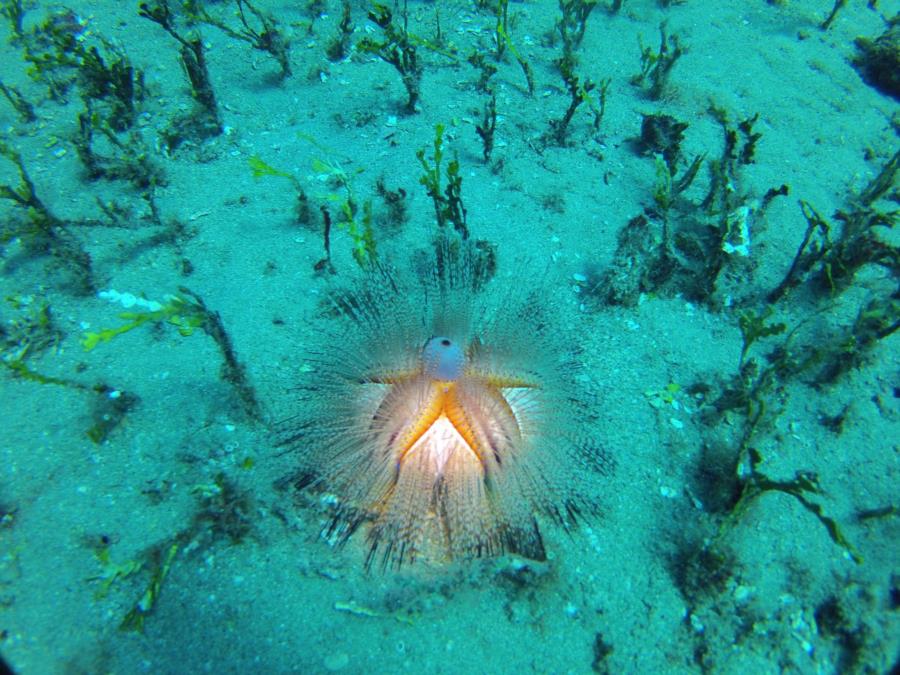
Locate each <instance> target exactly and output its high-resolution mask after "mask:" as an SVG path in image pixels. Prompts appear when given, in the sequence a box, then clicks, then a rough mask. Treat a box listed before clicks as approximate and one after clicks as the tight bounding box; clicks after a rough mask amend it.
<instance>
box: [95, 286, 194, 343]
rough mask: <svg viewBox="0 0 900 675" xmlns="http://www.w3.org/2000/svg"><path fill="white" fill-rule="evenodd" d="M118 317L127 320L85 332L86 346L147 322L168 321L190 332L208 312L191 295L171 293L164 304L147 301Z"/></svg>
mask: <svg viewBox="0 0 900 675" xmlns="http://www.w3.org/2000/svg"><path fill="white" fill-rule="evenodd" d="M119 318H120V319H123V320H124V321H125V323H123V324H121V325H119V326H114V327H112V328H104V329H101V330H100V331H98V332H93V331H90V332H87V333H85V334H84V336H83V337H82V339H81V346H82V347H84V350H85V351H88V352H89V351H91V350H92V349H94V348H95V347H97V346H98V345H100V344H102V343H105V342H109V341H110V340H112V339H113V338H115V337H117V336H119V335H123V334H124V333H128V332H130V331H132V330H134V329H135V328H139V327H140V326H143V325H144V324H147V323H150V324H157V325H159V324H163V323H166V324H169V325H172V326H175V327H177V328H178V332H179V333H180V334H181V335H185V336H187V335H191V334H193V332H194V330H196V329H197V328H200V327H202V326H203V322H204V319H205V315H204V313H203V311H202V310H201V308H200V307H199V305H197V304H196V303H195V302H191V300H190V299H188V298H183V297H181V296H178V295H170V296H167V297H166V298H165V304H162V303H159V302H155V301H150V302H147V303H146V305H145V309H144V311H128V312H122V313H120V314H119Z"/></svg>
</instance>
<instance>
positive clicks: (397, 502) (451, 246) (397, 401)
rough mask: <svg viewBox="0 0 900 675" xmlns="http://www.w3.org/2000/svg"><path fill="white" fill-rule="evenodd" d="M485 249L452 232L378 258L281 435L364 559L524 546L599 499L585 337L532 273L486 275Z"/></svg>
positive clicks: (540, 548)
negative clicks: (363, 550) (400, 266)
mask: <svg viewBox="0 0 900 675" xmlns="http://www.w3.org/2000/svg"><path fill="white" fill-rule="evenodd" d="M489 268H490V264H489V261H488V259H487V258H486V256H485V251H484V249H483V248H479V247H477V246H475V245H471V244H470V243H469V242H465V241H459V240H454V241H453V242H448V241H447V240H442V241H440V242H439V243H438V244H436V246H435V253H434V254H433V255H432V256H431V257H428V256H426V259H425V261H424V262H423V261H422V259H420V260H419V265H418V268H417V269H415V270H410V271H402V272H401V271H397V270H388V269H386V268H383V267H379V268H377V269H373V270H372V271H370V272H369V273H367V274H366V276H365V278H364V279H363V280H362V281H361V282H360V283H359V284H358V285H357V287H355V288H353V289H352V290H348V291H343V292H339V293H336V294H335V295H333V296H332V304H333V307H332V309H333V310H334V311H332V312H329V314H331V315H332V316H331V318H330V319H327V320H326V324H325V326H323V329H322V331H321V332H320V333H319V343H318V344H317V345H315V346H313V347H312V348H310V350H309V352H310V354H309V355H308V358H307V362H308V363H309V364H311V365H312V368H310V369H308V370H309V372H307V373H305V375H304V377H305V381H304V382H303V384H302V386H301V387H300V391H301V392H303V393H302V395H301V398H300V400H299V401H296V402H294V405H295V406H296V413H297V414H296V415H295V416H293V417H292V418H291V420H290V421H289V422H286V423H284V425H282V428H281V429H280V432H279V435H280V439H279V442H280V443H281V444H282V445H285V446H287V447H289V448H291V449H292V450H293V451H294V452H295V453H296V457H297V459H298V460H299V465H300V466H299V469H298V471H297V473H296V474H295V477H294V478H295V480H294V482H295V483H296V484H297V485H298V487H301V488H309V487H312V486H314V487H318V488H320V489H323V490H326V491H327V492H329V493H330V494H332V495H334V497H335V498H336V499H335V500H334V501H335V506H334V507H333V512H332V514H331V515H332V517H331V520H330V522H329V523H328V525H327V526H326V532H327V534H328V535H329V536H331V537H336V538H337V539H338V540H339V541H342V542H345V541H347V540H348V539H349V538H350V537H351V535H353V534H354V533H355V532H356V531H357V530H360V529H364V530H365V531H366V534H365V537H366V541H367V545H368V555H367V558H366V562H367V565H368V564H371V563H372V562H373V561H374V560H377V559H379V558H380V560H381V562H382V563H383V564H384V565H394V566H399V565H401V564H403V563H406V562H411V561H414V560H416V559H421V558H427V559H428V560H431V561H441V560H448V559H461V558H473V557H480V556H486V555H498V554H501V553H505V552H508V553H516V554H519V555H522V556H525V557H528V558H532V559H538V560H542V559H544V558H545V550H544V543H543V539H542V536H541V532H540V528H539V523H540V522H541V521H543V520H550V521H554V522H556V523H558V524H560V525H562V526H563V527H568V526H569V525H570V524H571V523H573V522H574V520H575V519H576V518H577V517H578V516H579V515H581V514H588V513H593V512H596V510H597V508H598V504H597V493H598V489H597V484H596V478H597V476H598V474H602V473H605V472H606V470H607V468H608V467H609V465H610V462H609V459H608V456H607V455H606V454H605V453H604V452H603V451H601V450H600V449H599V446H598V444H597V443H596V441H595V436H596V430H595V424H596V421H597V418H598V416H599V410H600V402H599V400H598V396H597V391H596V386H595V385H593V379H592V378H590V377H589V376H588V374H587V372H586V368H585V366H584V364H583V362H582V356H583V355H582V354H581V353H580V351H581V350H580V349H579V342H578V340H577V339H576V338H575V336H574V335H572V334H571V330H570V329H569V328H568V326H569V325H570V322H569V321H565V320H563V318H564V317H562V316H560V314H559V312H558V311H556V310H555V309H554V308H553V307H552V306H551V305H550V303H548V301H547V298H548V297H552V294H548V293H547V292H546V290H547V289H542V288H529V286H528V283H527V277H526V276H525V275H521V276H517V277H515V278H512V279H509V280H506V279H494V280H493V281H488V277H489V276H490V273H489V272H490V269H489Z"/></svg>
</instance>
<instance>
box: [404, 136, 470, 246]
mask: <svg viewBox="0 0 900 675" xmlns="http://www.w3.org/2000/svg"><path fill="white" fill-rule="evenodd" d="M432 148H433V150H432V155H431V162H429V161H428V159H426V157H425V152H426V150H425V148H422V149H420V150H418V151H416V158H417V159H418V160H419V164H421V165H422V169H423V170H424V173H423V174H422V176H421V177H420V178H419V184H420V185H422V186H424V187H425V190H426V191H427V193H428V196H429V197H431V201H432V203H433V204H434V215H435V219H436V220H437V224H438V227H440V228H444V227H446V226H447V225H448V224H449V225H452V226H453V229H454V230H456V232H458V233H459V235H460V236H461V237H462V238H463V239H468V237H469V229H468V226H467V224H466V209H465V207H464V206H463V203H462V176H460V174H459V160H458V159H457V158H455V157H454V159H452V160H451V161H450V162H448V163H447V174H446V179H447V184H446V185H442V184H443V176H442V174H441V166H442V162H443V159H444V125H443V124H437V125H435V127H434V143H433V145H432Z"/></svg>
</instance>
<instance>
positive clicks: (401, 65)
mask: <svg viewBox="0 0 900 675" xmlns="http://www.w3.org/2000/svg"><path fill="white" fill-rule="evenodd" d="M368 16H369V20H370V21H371V22H373V23H374V24H376V25H377V26H378V27H379V28H381V30H382V32H383V34H384V39H383V40H381V41H377V40H373V39H371V38H363V39H362V40H360V41H359V42H357V43H356V48H357V50H359V51H361V52H368V53H370V54H374V55H375V56H377V57H378V58H380V59H381V60H382V61H384V62H385V63H389V64H390V65H392V66H394V69H395V70H396V71H397V72H398V73H399V74H400V79H401V80H402V81H403V86H404V87H406V93H407V100H406V106H405V107H404V110H405V111H406V113H407V114H412V113H415V112H416V104H417V103H418V101H419V96H420V82H421V79H422V66H421V65H420V64H419V61H418V56H417V53H416V45H415V43H414V42H413V40H412V39H411V38H410V34H409V32H408V31H407V30H406V27H405V25H404V27H403V28H400V27H398V26H396V25H395V24H394V16H393V14H392V12H391V10H390V9H388V8H387V7H386V6H384V5H381V4H377V3H376V4H374V5H373V6H372V9H371V10H370V11H369V15H368ZM404 23H405V22H404Z"/></svg>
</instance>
